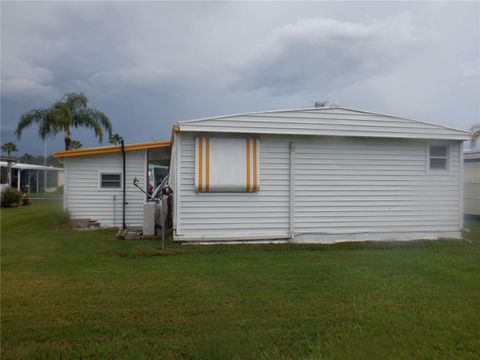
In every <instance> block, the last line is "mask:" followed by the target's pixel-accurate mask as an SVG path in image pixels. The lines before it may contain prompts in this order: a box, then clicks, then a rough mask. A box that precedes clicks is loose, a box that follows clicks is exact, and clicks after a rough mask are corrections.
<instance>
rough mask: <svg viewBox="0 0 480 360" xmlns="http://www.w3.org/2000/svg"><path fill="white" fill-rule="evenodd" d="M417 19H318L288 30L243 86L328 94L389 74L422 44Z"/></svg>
mask: <svg viewBox="0 0 480 360" xmlns="http://www.w3.org/2000/svg"><path fill="white" fill-rule="evenodd" d="M411 19H412V16H411V14H409V13H401V14H399V15H397V16H395V17H389V18H386V19H383V20H376V19H373V20H369V21H367V22H364V23H358V22H342V21H338V20H335V19H325V18H312V19H303V20H300V21H299V22H298V23H296V24H287V25H285V26H283V27H281V28H280V29H278V30H275V31H274V32H273V33H272V35H271V36H270V37H269V38H268V39H267V40H266V41H265V42H264V43H262V44H261V45H260V46H259V47H258V48H257V51H256V53H255V54H254V56H253V57H252V58H251V59H247V60H246V61H245V63H244V64H241V65H240V66H239V78H240V80H239V81H240V83H241V84H243V85H245V86H246V87H247V88H249V89H256V88H262V87H265V88H268V89H270V90H271V91H272V92H273V93H277V92H295V91H298V90H300V89H304V88H305V87H312V86H316V87H321V88H322V89H324V90H325V91H327V90H330V89H333V88H338V87H342V86H345V85H348V84H351V83H354V82H357V81H359V80H364V79H368V78H369V77H371V76H378V75H382V74H386V73H389V72H391V71H392V70H394V69H396V68H397V67H399V66H401V64H402V62H404V61H405V60H406V54H407V53H409V52H410V53H411V52H412V51H414V50H415V49H418V48H419V46H420V45H421V43H422V39H420V38H419V37H418V36H416V35H415V33H414V29H413V26H412V20H411Z"/></svg>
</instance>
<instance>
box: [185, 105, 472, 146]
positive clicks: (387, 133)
mask: <svg viewBox="0 0 480 360" xmlns="http://www.w3.org/2000/svg"><path fill="white" fill-rule="evenodd" d="M180 129H181V130H182V131H210V132H230V133H235V132H241V133H258V134H285V135H286V134H291V135H328V136H355V137H381V138H385V137H386V138H392V137H393V138H416V139H458V140H461V139H466V137H467V136H468V135H467V134H466V133H464V132H461V131H458V130H452V129H448V128H445V127H442V126H439V125H434V124H428V123H424V122H420V121H415V120H409V119H404V118H399V117H393V116H388V115H382V114H374V113H367V112H362V111H356V110H350V109H341V108H328V109H327V108H316V109H304V110H291V111H275V112H264V113H250V114H242V115H233V116H225V117H218V118H210V119H203V120H202V119H200V120H192V121H184V122H180Z"/></svg>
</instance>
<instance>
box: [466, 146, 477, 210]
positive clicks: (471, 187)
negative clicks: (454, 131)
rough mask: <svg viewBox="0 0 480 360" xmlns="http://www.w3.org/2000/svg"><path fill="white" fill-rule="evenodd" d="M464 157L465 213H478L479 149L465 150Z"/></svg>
mask: <svg viewBox="0 0 480 360" xmlns="http://www.w3.org/2000/svg"><path fill="white" fill-rule="evenodd" d="M464 159H465V163H464V165H463V166H464V182H465V184H464V191H463V195H464V200H463V202H464V205H465V214H468V215H480V150H475V151H466V152H465V154H464Z"/></svg>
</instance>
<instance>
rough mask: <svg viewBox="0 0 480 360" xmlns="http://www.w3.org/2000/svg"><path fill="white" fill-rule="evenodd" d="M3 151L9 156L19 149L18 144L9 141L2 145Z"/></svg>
mask: <svg viewBox="0 0 480 360" xmlns="http://www.w3.org/2000/svg"><path fill="white" fill-rule="evenodd" d="M2 151H5V152H6V153H7V154H8V156H10V154H11V153H12V152H16V151H18V148H17V145H15V144H14V143H12V142H8V143H5V144H3V145H2Z"/></svg>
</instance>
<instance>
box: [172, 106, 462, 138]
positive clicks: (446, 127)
mask: <svg viewBox="0 0 480 360" xmlns="http://www.w3.org/2000/svg"><path fill="white" fill-rule="evenodd" d="M315 110H317V111H318V110H347V111H354V112H358V113H363V114H371V115H380V116H386V117H390V118H395V119H402V120H407V121H411V122H417V123H422V124H426V125H430V126H436V127H439V128H443V129H447V130H452V131H457V132H460V133H463V134H470V132H469V131H467V130H461V129H457V128H453V127H449V126H445V125H440V124H437V123H432V122H427V121H423V120H416V119H410V118H406V117H402V116H395V115H389V114H384V113H379V112H372V111H366V110H358V109H352V108H348V107H342V106H325V107H306V108H296V109H283V110H282V109H280V110H269V111H253V112H246V113H241V114H229V115H221V116H211V117H205V118H198V119H192V120H181V121H179V122H178V125H179V126H180V130H181V126H182V125H189V124H191V123H196V122H200V121H205V120H219V119H228V118H231V117H237V116H244V115H255V114H274V113H278V112H295V111H315Z"/></svg>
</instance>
